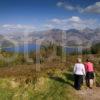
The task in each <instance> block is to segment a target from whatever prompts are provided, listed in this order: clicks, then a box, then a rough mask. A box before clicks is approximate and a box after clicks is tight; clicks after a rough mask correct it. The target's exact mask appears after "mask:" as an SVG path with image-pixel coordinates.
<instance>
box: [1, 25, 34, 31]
mask: <svg viewBox="0 0 100 100" xmlns="http://www.w3.org/2000/svg"><path fill="white" fill-rule="evenodd" d="M2 28H6V29H9V30H10V29H26V30H28V29H35V27H34V26H29V25H21V24H17V25H13V24H4V25H2Z"/></svg>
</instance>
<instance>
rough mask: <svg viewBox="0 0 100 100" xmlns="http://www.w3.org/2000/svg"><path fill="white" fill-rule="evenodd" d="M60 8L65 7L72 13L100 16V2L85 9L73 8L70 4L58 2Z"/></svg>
mask: <svg viewBox="0 0 100 100" xmlns="http://www.w3.org/2000/svg"><path fill="white" fill-rule="evenodd" d="M57 6H58V7H63V8H64V9H66V10H70V11H78V12H87V13H96V14H100V2H96V3H95V4H93V5H89V6H87V7H85V8H82V7H80V6H72V5H70V4H67V3H65V2H58V3H57Z"/></svg>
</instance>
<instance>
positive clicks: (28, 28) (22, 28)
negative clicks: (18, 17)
mask: <svg viewBox="0 0 100 100" xmlns="http://www.w3.org/2000/svg"><path fill="white" fill-rule="evenodd" d="M35 30H36V27H35V26H32V25H21V24H4V25H0V34H6V33H15V32H21V33H29V32H33V31H35Z"/></svg>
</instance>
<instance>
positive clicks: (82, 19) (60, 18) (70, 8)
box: [0, 0, 100, 33]
mask: <svg viewBox="0 0 100 100" xmlns="http://www.w3.org/2000/svg"><path fill="white" fill-rule="evenodd" d="M99 17H100V0H0V33H4V32H8V31H16V30H31V31H33V30H46V29H52V28H59V29H63V30H67V29H70V28H76V29H84V28H86V27H89V28H99V27H100V18H99Z"/></svg>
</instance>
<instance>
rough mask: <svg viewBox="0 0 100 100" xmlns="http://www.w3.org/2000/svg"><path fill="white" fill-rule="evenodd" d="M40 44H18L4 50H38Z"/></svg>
mask: <svg viewBox="0 0 100 100" xmlns="http://www.w3.org/2000/svg"><path fill="white" fill-rule="evenodd" d="M39 48H40V46H39V45H36V44H25V45H19V46H15V47H8V48H4V50H5V51H9V52H22V53H23V52H32V51H36V50H39Z"/></svg>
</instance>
